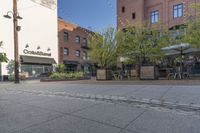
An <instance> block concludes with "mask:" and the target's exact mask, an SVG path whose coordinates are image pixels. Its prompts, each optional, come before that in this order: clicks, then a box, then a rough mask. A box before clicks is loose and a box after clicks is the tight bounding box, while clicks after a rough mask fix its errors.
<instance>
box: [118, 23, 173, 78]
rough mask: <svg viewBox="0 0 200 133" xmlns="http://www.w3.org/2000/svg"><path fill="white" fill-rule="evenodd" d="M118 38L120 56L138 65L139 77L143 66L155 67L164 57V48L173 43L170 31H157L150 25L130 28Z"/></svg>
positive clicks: (121, 32)
mask: <svg viewBox="0 0 200 133" xmlns="http://www.w3.org/2000/svg"><path fill="white" fill-rule="evenodd" d="M117 38H118V45H119V46H118V53H119V56H124V57H127V58H128V60H129V62H132V63H134V64H135V65H136V71H137V77H138V78H139V76H140V66H141V65H147V64H148V65H155V64H157V62H158V61H160V59H161V58H162V57H164V51H162V48H163V47H165V46H166V45H169V44H171V43H172V39H171V37H170V33H169V31H168V30H164V29H163V30H160V31H159V30H157V29H156V28H152V27H150V26H148V25H138V26H134V27H133V26H129V27H128V28H126V30H124V31H120V32H119V33H118V35H117Z"/></svg>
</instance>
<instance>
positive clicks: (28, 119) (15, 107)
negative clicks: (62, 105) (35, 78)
mask: <svg viewBox="0 0 200 133" xmlns="http://www.w3.org/2000/svg"><path fill="white" fill-rule="evenodd" d="M59 116H61V114H59V113H56V112H51V111H48V110H44V109H40V108H36V107H32V106H28V105H23V104H17V103H11V102H8V101H6V102H2V101H1V102H0V133H7V132H10V131H13V130H16V129H20V128H25V127H28V126H31V125H33V124H36V123H41V122H44V121H48V120H51V119H54V118H56V117H59Z"/></svg>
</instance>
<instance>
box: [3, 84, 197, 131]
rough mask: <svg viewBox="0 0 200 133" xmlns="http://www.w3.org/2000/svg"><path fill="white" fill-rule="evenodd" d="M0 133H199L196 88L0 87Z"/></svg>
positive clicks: (124, 86)
mask: <svg viewBox="0 0 200 133" xmlns="http://www.w3.org/2000/svg"><path fill="white" fill-rule="evenodd" d="M0 133H200V86H199V85H162V84H161V85H128V84H127V85H126V84H121V85H120V84H109V85H108V84H106V83H105V84H104V82H101V83H100V84H95V83H93V84H90V83H89V82H87V83H85V84H81V83H78V82H77V83H73V84H71V83H68V82H55V83H40V82H38V81H33V82H24V83H21V84H19V85H14V84H13V83H0Z"/></svg>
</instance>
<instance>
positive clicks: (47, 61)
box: [20, 55, 56, 65]
mask: <svg viewBox="0 0 200 133" xmlns="http://www.w3.org/2000/svg"><path fill="white" fill-rule="evenodd" d="M20 59H21V63H22V64H44V65H51V64H56V61H55V60H54V58H45V57H34V56H25V55H21V56H20Z"/></svg>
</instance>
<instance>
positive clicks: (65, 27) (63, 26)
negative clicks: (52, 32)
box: [58, 19, 90, 69]
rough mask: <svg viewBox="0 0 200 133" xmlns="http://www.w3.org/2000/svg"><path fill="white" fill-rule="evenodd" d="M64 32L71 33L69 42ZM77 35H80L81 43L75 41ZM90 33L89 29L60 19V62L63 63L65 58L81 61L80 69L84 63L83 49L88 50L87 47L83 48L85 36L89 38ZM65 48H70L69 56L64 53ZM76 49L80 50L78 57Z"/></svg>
mask: <svg viewBox="0 0 200 133" xmlns="http://www.w3.org/2000/svg"><path fill="white" fill-rule="evenodd" d="M64 32H67V33H68V34H69V39H68V41H67V42H64ZM77 35H78V36H80V43H76V42H75V38H76V36H77ZM89 35H90V31H89V30H87V29H84V28H81V27H79V26H77V25H75V24H72V23H69V22H66V21H64V20H62V19H58V41H59V43H58V44H59V50H58V51H59V52H58V53H59V63H63V61H64V60H68V61H77V62H79V63H80V64H79V65H78V69H80V67H81V64H83V51H87V49H84V48H82V45H83V38H88V37H89ZM63 48H68V50H69V54H68V55H67V56H66V55H64V54H63ZM76 50H80V57H76V54H75V53H76Z"/></svg>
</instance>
